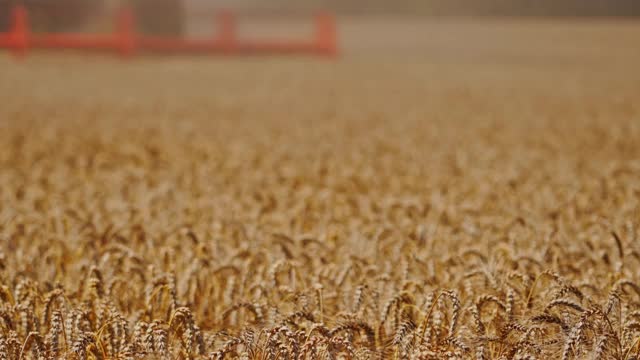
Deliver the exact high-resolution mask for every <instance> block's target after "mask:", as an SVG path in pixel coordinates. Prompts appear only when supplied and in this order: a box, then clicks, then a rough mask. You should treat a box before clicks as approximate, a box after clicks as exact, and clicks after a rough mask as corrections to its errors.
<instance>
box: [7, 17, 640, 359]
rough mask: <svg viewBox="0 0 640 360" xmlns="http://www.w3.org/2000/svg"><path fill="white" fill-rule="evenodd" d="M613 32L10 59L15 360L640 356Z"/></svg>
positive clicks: (632, 94)
mask: <svg viewBox="0 0 640 360" xmlns="http://www.w3.org/2000/svg"><path fill="white" fill-rule="evenodd" d="M501 26H502V27H504V28H506V29H509V26H513V25H501ZM502 27H500V26H498V28H502ZM596 28H597V26H596ZM615 29H618V28H615ZM615 29H613V30H611V31H614V32H615V31H617V30H615ZM514 31H515V30H514ZM527 31H530V32H531V33H532V34H533V33H535V29H529V30H527ZM599 31H601V32H602V33H603V34H605V35H602V36H601V37H598V35H595V36H591V35H590V37H588V38H584V37H580V34H584V33H583V32H581V31H576V32H575V34H574V37H565V38H561V39H560V40H558V41H559V42H560V43H559V42H553V43H549V44H548V46H549V49H556V50H557V51H553V50H548V51H547V52H546V53H545V52H544V43H543V42H542V41H541V42H538V43H535V44H533V43H532V44H531V45H532V46H534V47H533V48H532V49H533V50H530V53H525V55H526V56H525V55H522V56H515V55H517V54H518V53H514V50H513V49H518V47H520V48H521V49H524V48H525V47H526V46H525V45H523V44H522V42H518V41H516V40H513V39H510V40H509V41H508V42H506V43H501V44H498V45H496V46H494V47H491V48H488V49H489V50H486V49H487V48H486V47H485V48H484V49H485V50H486V51H485V52H484V53H482V52H480V55H478V56H477V57H473V56H472V55H473V54H476V53H475V52H474V53H470V52H463V53H457V52H456V51H457V50H456V49H457V48H462V47H461V46H459V45H458V47H457V48H453V49H450V51H449V52H447V51H441V52H438V53H437V54H435V53H434V54H433V56H429V55H428V54H427V55H425V54H420V55H416V56H412V57H410V56H407V57H400V58H395V59H394V58H393V57H390V56H380V57H374V56H371V55H370V53H366V54H364V53H363V54H362V55H361V56H358V55H356V54H351V55H350V56H347V57H345V58H343V59H342V60H339V61H335V62H334V61H327V60H314V59H303V58H298V59H295V58H294V59H282V58H249V59H211V58H184V57H180V58H146V57H142V58H138V59H136V60H133V61H131V62H125V61H121V60H118V59H111V58H102V57H87V56H83V55H53V54H47V55H34V56H32V57H30V58H29V59H27V60H26V61H24V62H18V61H15V60H14V59H12V58H11V57H10V56H5V55H2V57H1V58H0V99H1V101H2V103H1V105H0V359H3V360H4V359H12V360H13V359H20V360H21V359H62V358H64V359H141V358H146V359H223V358H224V359H619V360H623V359H624V360H630V359H638V358H639V357H638V356H639V353H640V279H639V276H640V272H639V270H640V245H639V244H638V240H639V239H638V232H639V231H640V229H639V226H640V217H639V215H640V214H639V212H638V211H639V209H640V207H639V206H640V157H639V155H640V145H639V143H638V140H640V72H639V71H638V69H637V66H636V67H635V68H634V67H633V64H637V63H638V62H637V61H638V60H640V55H639V54H638V52H637V49H636V48H635V47H634V45H633V44H634V41H633V39H636V40H637V37H634V36H628V37H627V38H623V37H618V36H615V37H612V38H615V39H618V41H617V42H614V41H609V42H606V44H604V43H603V39H604V38H606V34H610V33H609V32H607V31H608V30H606V29H604V30H603V29H602V28H600V30H599ZM633 31H637V29H636V30H633ZM443 33H444V32H443ZM516 33H517V31H516ZM547 34H548V33H547ZM563 34H564V32H563ZM593 34H598V32H594V33H593ZM593 34H592V35H593ZM469 35H470V36H472V35H473V34H471V33H470V34H469ZM353 36H354V37H355V36H356V35H353ZM561 41H565V42H566V43H565V45H566V46H565V47H563V46H561ZM474 43H475V42H474ZM443 44H444V43H443ZM475 44H476V45H477V43H475ZM571 44H573V47H571ZM576 44H578V45H576ZM635 45H637V43H636V44H635ZM443 46H444V45H443ZM580 46H582V47H580ZM607 46H608V48H607ZM367 49H369V50H367V51H371V49H370V48H367ZM558 49H560V50H558ZM594 49H604V50H603V51H600V52H597V51H595V50H594ZM558 51H560V52H561V55H558ZM365 52H366V51H365ZM514 54H515V55H514ZM519 54H522V53H519ZM621 54H624V56H621Z"/></svg>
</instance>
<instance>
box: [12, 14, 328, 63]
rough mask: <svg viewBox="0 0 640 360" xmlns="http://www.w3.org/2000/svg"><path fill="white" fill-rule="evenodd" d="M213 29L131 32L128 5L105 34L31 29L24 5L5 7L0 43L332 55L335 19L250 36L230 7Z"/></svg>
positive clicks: (320, 17)
mask: <svg viewBox="0 0 640 360" xmlns="http://www.w3.org/2000/svg"><path fill="white" fill-rule="evenodd" d="M215 17H216V18H215V19H214V20H215V23H216V27H217V31H216V34H214V36H213V37H211V38H204V39H189V38H185V37H183V36H179V35H175V36H173V35H157V34H155V35H153V34H144V33H142V32H139V31H137V26H136V17H135V15H134V11H133V10H132V9H131V8H130V7H123V8H121V9H120V10H119V11H117V12H116V13H115V21H114V24H115V27H114V29H113V31H112V32H111V33H105V34H87V33H74V32H60V33H57V32H56V33H46V32H45V33H40V32H32V31H31V26H30V20H29V11H28V10H27V8H26V7H25V6H24V5H20V4H18V5H15V6H13V8H12V9H11V16H10V26H9V29H8V31H5V32H2V33H0V48H5V49H10V50H11V51H13V52H14V53H15V54H16V55H17V56H18V57H24V56H25V55H26V54H28V52H29V51H30V50H32V49H49V50H51V49H75V50H83V51H93V52H107V53H109V52H111V53H116V54H119V55H121V56H123V57H131V56H133V55H135V54H139V53H145V52H154V53H165V54H224V55H249V54H271V55H277V54H300V55H314V56H316V55H317V56H325V57H335V56H337V53H338V49H337V31H336V22H335V18H334V16H333V15H332V14H329V13H320V14H317V15H316V16H315V31H314V36H313V38H312V39H309V40H302V41H295V40H280V39H272V40H252V39H243V38H240V37H239V36H238V34H237V28H238V24H237V18H236V16H235V15H234V14H233V13H232V12H230V11H221V12H219V13H218V14H217V15H215Z"/></svg>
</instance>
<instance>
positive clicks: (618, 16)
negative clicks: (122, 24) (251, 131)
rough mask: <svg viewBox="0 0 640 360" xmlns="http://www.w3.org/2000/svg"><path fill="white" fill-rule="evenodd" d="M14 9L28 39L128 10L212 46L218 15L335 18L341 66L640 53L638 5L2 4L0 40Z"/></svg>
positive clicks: (283, 31) (361, 1)
mask: <svg viewBox="0 0 640 360" xmlns="http://www.w3.org/2000/svg"><path fill="white" fill-rule="evenodd" d="M18 3H21V4H24V5H26V7H27V9H28V11H29V14H30V26H31V30H32V31H34V32H36V33H37V32H48V33H51V32H68V31H74V32H77V31H80V32H88V33H100V32H105V31H111V30H112V28H113V22H114V21H113V20H114V13H115V12H116V11H117V9H119V8H122V7H123V5H126V6H130V7H131V8H133V9H134V11H135V15H136V22H137V25H136V26H137V30H138V31H140V32H141V33H145V34H155V35H168V36H183V37H185V38H203V37H210V36H213V33H214V32H215V20H214V16H215V13H216V12H218V11H220V10H222V9H226V10H231V11H233V12H235V13H237V14H239V16H240V18H241V20H243V21H242V22H241V23H242V25H241V28H240V33H241V34H243V36H245V37H263V38H275V39H305V38H308V37H309V35H310V34H311V33H312V32H313V26H312V23H311V22H310V21H309V20H310V18H309V16H311V15H312V14H313V13H314V12H316V11H319V10H323V11H328V12H331V13H334V14H336V16H337V19H338V24H339V42H340V49H341V53H342V54H343V55H347V56H349V55H356V56H358V55H359V56H365V57H371V56H373V57H376V58H388V57H390V56H391V57H396V58H414V57H416V56H419V57H421V58H422V57H423V56H424V55H427V54H428V56H429V58H430V59H431V60H434V61H459V60H461V59H467V60H473V61H481V62H482V61H487V60H489V61H491V59H494V60H495V59H496V57H502V58H504V57H505V56H506V57H510V58H512V59H522V60H526V61H534V62H535V61H537V60H539V59H541V58H543V59H545V58H546V57H547V56H555V57H554V59H557V60H558V61H560V62H563V61H564V62H566V61H570V60H569V59H568V57H569V58H570V57H574V58H578V59H579V58H588V59H590V60H593V59H599V58H602V56H607V57H609V58H611V57H612V56H610V55H611V54H606V55H605V54H604V53H606V52H609V51H611V50H610V48H613V50H612V51H614V52H615V53H614V54H613V55H614V56H613V58H615V59H619V58H621V57H626V58H629V56H630V55H631V54H635V53H636V52H637V51H638V48H640V47H639V46H633V44H637V39H638V36H639V35H638V34H639V32H640V31H639V30H638V26H637V23H638V21H637V20H636V19H637V18H638V16H639V15H640V1H637V0H536V1H531V0H484V1H478V0H397V1H384V0H306V1H300V0H298V1H294V0H271V1H260V0H57V1H51V0H20V1H19V0H0V31H2V30H5V31H6V30H7V29H8V28H9V27H10V23H11V18H10V12H11V10H10V9H11V8H12V7H13V6H14V5H15V4H18ZM627 43H628V44H629V46H627V45H623V46H618V45H620V44H627ZM541 50H542V51H541ZM543 53H544V55H542V54H543Z"/></svg>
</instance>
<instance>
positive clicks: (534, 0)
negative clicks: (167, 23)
mask: <svg viewBox="0 0 640 360" xmlns="http://www.w3.org/2000/svg"><path fill="white" fill-rule="evenodd" d="M185 1H186V2H187V4H188V6H189V7H191V8H200V7H218V6H225V7H240V8H249V9H251V8H261V9H272V10H277V9H281V10H286V9H294V10H295V9H310V8H329V9H334V10H342V11H345V12H349V13H370V12H375V13H381V12H382V13H420V14H433V15H438V14H460V15H470V14H486V15H500V14H503V15H565V16H571V15H576V16H577V15H600V16H607V15H623V16H625V15H626V16H632V15H636V16H637V15H640V0H185Z"/></svg>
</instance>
